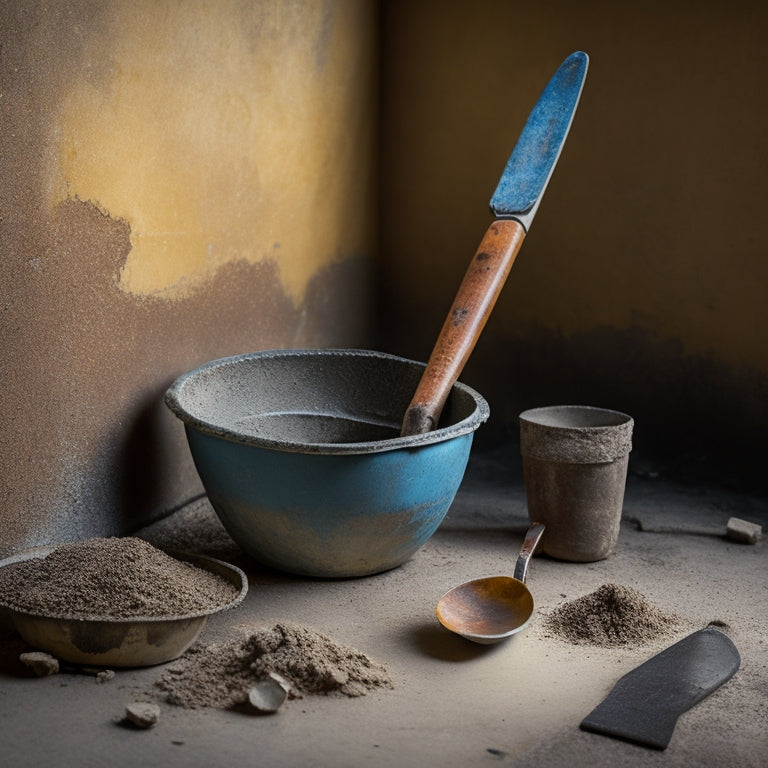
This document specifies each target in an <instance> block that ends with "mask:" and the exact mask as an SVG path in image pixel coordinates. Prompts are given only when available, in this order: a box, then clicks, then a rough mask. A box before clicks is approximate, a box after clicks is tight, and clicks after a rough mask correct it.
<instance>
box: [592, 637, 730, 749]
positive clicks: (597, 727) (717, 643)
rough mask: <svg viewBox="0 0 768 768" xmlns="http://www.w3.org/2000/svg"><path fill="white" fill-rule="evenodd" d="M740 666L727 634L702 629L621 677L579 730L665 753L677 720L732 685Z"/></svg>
mask: <svg viewBox="0 0 768 768" xmlns="http://www.w3.org/2000/svg"><path fill="white" fill-rule="evenodd" d="M740 664H741V657H740V656H739V652H738V650H737V649H736V646H735V645H734V644H733V643H732V642H731V639H730V638H729V637H728V636H727V635H724V634H723V633H722V632H720V631H719V630H717V629H714V628H713V627H707V628H706V629H700V630H699V631H698V632H694V633H693V634H692V635H688V637H684V638H683V639H682V640H680V641H679V642H677V643H675V644H674V645H672V646H670V647H669V648H667V649H666V650H664V651H662V652H661V653H659V654H657V655H656V656H653V657H652V658H650V659H648V661H646V662H645V663H644V664H641V665H640V666H639V667H637V668H635V669H633V670H632V671H631V672H628V673H627V674H626V675H624V677H622V678H621V679H620V680H619V681H618V682H617V683H616V685H615V686H614V687H613V690H612V691H611V692H610V693H609V694H608V696H607V697H606V698H605V699H604V700H603V702H602V703H601V704H599V705H598V706H597V707H596V708H595V709H593V710H592V712H590V713H589V715H587V717H585V718H584V720H582V722H581V728H582V729H584V730H585V731H592V732H593V733H599V734H602V735H603V736H612V737H613V738H616V739H623V740H625V741H631V742H634V743H635V744H641V745H642V746H644V747H653V748H654V749H666V747H667V745H668V744H669V740H670V739H671V738H672V733H673V732H674V730H675V725H676V724H677V719H678V717H680V715H681V714H683V712H687V711H688V710H689V709H690V708H691V707H692V706H693V705H694V704H697V703H698V702H700V701H701V700H702V699H703V698H705V697H706V696H709V694H710V693H712V691H714V690H715V689H717V688H719V687H720V686H721V685H722V684H723V683H724V682H726V681H727V680H730V678H731V677H733V675H734V674H735V673H736V670H737V669H738V668H739V665H740Z"/></svg>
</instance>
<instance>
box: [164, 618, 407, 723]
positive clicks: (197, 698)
mask: <svg viewBox="0 0 768 768" xmlns="http://www.w3.org/2000/svg"><path fill="white" fill-rule="evenodd" d="M269 673H277V674H278V675H280V676H282V677H284V678H285V679H286V680H287V681H288V682H289V683H290V684H291V693H292V695H293V697H298V696H301V695H303V694H305V693H309V694H330V693H339V694H343V695H345V696H362V695H364V694H365V693H366V692H367V691H370V690H373V689H376V688H391V687H392V680H391V678H390V676H389V674H388V672H387V670H386V668H385V667H384V666H383V665H381V664H378V663H376V662H374V661H372V660H371V659H369V658H368V657H367V656H366V655H365V654H363V653H361V652H360V651H358V650H356V649H354V648H348V647H345V646H342V645H338V644H336V643H335V642H333V641H332V640H330V639H329V638H327V637H325V636H324V635H321V634H318V633H317V632H315V631H314V630H312V629H309V628H307V627H300V626H295V625H292V624H286V623H278V624H275V625H274V626H273V627H271V628H267V629H259V630H256V631H253V632H251V633H250V634H249V635H247V636H246V637H245V638H244V639H241V640H233V641H230V642H227V643H222V644H211V645H204V644H198V645H195V646H193V647H192V648H191V649H190V650H189V651H187V653H186V654H184V656H182V657H181V659H179V660H178V661H177V662H176V663H174V665H173V666H172V667H170V668H168V669H167V670H166V671H165V672H164V673H163V674H162V675H161V677H160V678H159V679H158V680H157V681H156V683H155V686H156V687H157V688H158V689H159V690H160V691H162V692H164V694H165V700H166V701H167V702H168V703H170V704H176V705H178V706H182V707H186V708H189V709H197V708H200V707H216V708H220V709H226V708H229V707H233V706H236V705H238V704H241V703H242V702H244V701H245V699H246V697H247V695H248V691H249V689H250V688H251V687H252V686H253V685H255V684H256V683H257V682H259V681H260V680H263V679H264V678H266V677H267V676H268V675H269Z"/></svg>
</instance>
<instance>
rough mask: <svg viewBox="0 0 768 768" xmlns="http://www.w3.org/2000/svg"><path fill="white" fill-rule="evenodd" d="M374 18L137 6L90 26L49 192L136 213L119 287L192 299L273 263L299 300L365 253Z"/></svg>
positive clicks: (296, 7) (293, 7)
mask: <svg viewBox="0 0 768 768" xmlns="http://www.w3.org/2000/svg"><path fill="white" fill-rule="evenodd" d="M340 10H341V11H342V12H340ZM368 12H369V11H368V9H367V7H366V4H364V3H354V2H345V3H338V2H311V3H285V2H281V1H280V0H272V1H271V2H260V3H254V4H247V5H244V4H242V3H236V2H216V3H210V2H207V1H205V0H195V2H190V3H185V4H183V5H175V4H170V5H169V4H166V3H157V2H153V1H152V0H141V2H133V1H132V2H115V3H110V4H109V5H107V6H106V7H105V8H104V9H102V13H103V14H104V18H103V19H102V24H101V25H100V26H98V27H92V28H86V29H83V30H82V35H83V48H82V61H83V65H82V66H83V69H82V72H81V76H80V77H76V78H74V79H72V80H71V82H70V83H69V84H68V87H67V89H66V92H65V93H64V95H63V99H62V102H61V106H60V110H59V113H58V115H57V117H56V121H55V123H54V124H53V125H52V126H51V137H52V141H53V142H54V145H55V151H56V155H57V157H58V164H57V165H52V166H51V168H50V171H51V176H50V180H49V185H50V195H51V201H52V203H53V204H56V203H58V202H60V201H61V200H64V199H67V198H79V199H81V200H90V201H92V202H93V203H94V204H96V205H98V206H99V207H100V208H101V209H102V210H104V211H105V212H107V213H108V214H109V215H110V216H111V217H113V218H116V219H122V220H124V221H126V222H127V223H128V225H129V227H130V231H131V236H130V237H131V251H130V253H129V255H128V257H127V259H126V262H125V264H124V266H123V267H122V269H121V271H120V275H119V285H120V287H121V289H122V290H124V291H126V292H128V293H131V294H137V295H144V296H147V295H163V296H165V297H168V298H173V297H179V296H184V295H188V294H189V292H190V290H192V289H194V288H196V287H199V286H200V284H201V283H202V281H204V280H206V279H208V278H210V277H211V276H212V275H213V274H214V273H215V272H216V270H218V269H220V268H221V267H222V265H224V264H226V263H229V262H233V261H238V260H244V261H246V262H249V263H252V264H255V263H258V262H260V261H263V260H265V259H274V260H275V262H276V263H277V265H278V268H279V271H280V277H281V281H282V283H283V284H284V286H285V290H286V292H287V293H288V295H289V296H291V298H292V299H293V301H294V302H295V303H298V302H300V301H301V299H302V298H303V296H304V293H305V291H306V287H307V284H308V282H309V280H310V278H311V277H312V275H313V274H315V273H316V272H317V271H318V270H319V269H321V268H323V267H325V266H328V265H329V264H330V263H332V262H334V261H337V260H338V259H339V258H341V257H344V256H349V255H350V254H356V253H360V252H362V251H363V250H364V248H365V238H366V222H365V219H366V209H365V205H366V200H367V199H368V194H367V193H366V189H367V188H369V186H370V180H371V176H370V174H371V168H370V166H369V165H366V158H365V153H364V152H361V149H362V148H363V147H364V145H363V144H361V141H365V140H366V139H365V137H361V136H360V128H361V126H362V124H363V121H364V120H365V119H369V118H370V115H369V114H368V113H367V112H366V109H367V102H366V99H362V100H361V99H360V92H361V89H362V88H363V82H364V81H363V79H362V78H364V77H365V74H364V73H365V71H366V68H365V67H361V61H362V59H363V58H364V57H365V56H366V55H370V52H366V51H365V50H364V43H365V39H366V38H365V37H361V36H360V35H359V34H358V27H359V26H360V24H361V23H362V21H363V20H364V18H365V15H366V14H367V13H368ZM361 161H362V162H361Z"/></svg>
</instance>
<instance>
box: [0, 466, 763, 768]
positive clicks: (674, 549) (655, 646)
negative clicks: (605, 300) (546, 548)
mask: <svg viewBox="0 0 768 768" xmlns="http://www.w3.org/2000/svg"><path fill="white" fill-rule="evenodd" d="M518 461H519V460H518V458H517V457H515V456H514V455H513V454H508V453H503V452H502V453H496V454H493V455H490V454H489V455H478V456H473V459H472V461H471V463H470V467H469V469H468V472H467V476H466V478H465V482H464V484H463V486H462V489H461V490H460V492H459V495H458V496H457V499H456V502H455V503H454V506H453V508H452V510H451V512H450V513H449V515H448V517H447V518H446V520H445V522H444V523H443V525H442V526H441V528H440V529H439V531H438V532H437V534H436V535H435V536H434V537H433V538H432V539H431V540H430V541H429V542H428V543H427V544H426V545H425V546H424V547H423V549H422V550H421V551H420V552H419V553H417V555H416V556H415V557H414V558H413V559H412V560H411V561H409V562H408V563H406V564H405V565H403V566H401V567H400V568H397V569H395V570H393V571H390V572H388V573H385V574H381V575H378V576H374V577H370V578H366V579H353V580H340V581H313V580H307V579H301V578H293V577H290V576H284V575H282V574H278V573H274V572H269V571H266V570H264V569H261V568H260V567H259V566H257V565H256V564H254V563H253V562H252V561H250V560H248V559H246V558H244V557H243V556H242V555H241V553H240V552H239V550H238V549H237V548H236V547H235V546H234V545H233V544H232V542H231V541H230V540H229V538H228V537H227V536H226V534H225V533H224V532H223V529H222V528H221V527H220V525H219V524H218V521H217V520H216V518H215V516H214V515H213V513H212V512H211V510H210V508H209V507H208V505H207V502H206V501H205V499H201V500H199V501H197V502H195V503H193V504H191V505H189V506H188V507H187V508H185V509H183V510H181V511H180V512H178V513H176V514H175V515H174V516H173V517H171V518H169V519H168V520H165V521H162V522H161V523H158V524H156V525H154V526H151V527H150V528H149V529H145V531H143V532H142V535H144V536H145V537H146V538H147V539H149V540H150V541H152V542H153V543H156V544H173V545H174V546H193V547H196V548H197V549H198V550H200V551H206V552H208V553H209V554H213V555H216V556H219V557H222V556H223V557H225V558H229V559H230V560H232V561H234V562H236V563H238V564H240V565H241V566H242V567H244V568H245V569H246V570H247V572H248V575H249V578H250V582H251V589H250V591H249V594H248V596H247V598H246V600H245V602H244V604H243V605H241V606H240V607H239V608H237V609H236V610H234V611H232V612H229V613H226V614H221V615H218V616H214V617H213V618H212V619H211V620H210V621H209V623H208V626H207V627H206V629H205V631H204V633H203V635H202V637H201V640H203V641H214V640H217V639H218V640H224V639H227V638H229V637H232V636H233V633H236V632H237V631H239V630H241V629H242V628H243V627H247V626H264V625H267V624H270V623H271V622H274V621H277V620H288V621H291V622H294V623H300V624H303V625H306V626H309V627H312V628H314V629H316V630H317V631H320V632H322V633H324V634H326V635H328V636H329V637H331V638H332V639H334V640H336V641H337V642H339V643H342V644H345V645H351V646H354V647H356V648H358V649H360V650H362V651H364V652H365V653H366V654H368V655H369V656H371V657H372V658H374V659H377V660H379V661H381V662H384V663H385V664H387V665H388V667H389V669H390V672H391V673H392V675H393V677H394V679H395V688H394V689H393V690H382V691H376V692H374V693H371V694H369V695H367V696H365V697H362V698H356V699H349V698H335V697H305V698H303V699H301V700H296V701H289V702H287V703H286V704H285V705H284V707H283V708H282V709H281V710H280V712H279V713H278V714H276V715H274V716H264V717H254V716H248V715H244V714H239V713H234V712H225V711H218V710H196V711H188V710H183V709H180V708H177V707H172V706H169V705H163V708H162V713H161V718H160V721H159V722H158V724H157V725H156V726H155V727H154V728H152V729H150V730H146V731H140V730H136V729H132V728H128V727H125V725H123V724H121V718H122V715H123V712H124V707H125V705H126V704H127V703H129V702H130V701H133V700H135V699H136V698H138V697H140V695H141V692H142V691H143V690H146V689H147V687H149V686H151V685H152V683H153V681H154V680H155V679H156V678H157V677H158V676H159V674H160V671H161V668H148V669H142V670H128V671H119V672H117V674H116V676H115V678H114V679H113V680H111V681H109V682H106V683H103V684H97V683H96V682H95V680H94V678H93V677H88V676H85V675H74V674H59V675H57V676H52V677H48V678H39V679H38V678H30V677H24V676H22V672H21V668H20V667H19V666H18V664H17V663H16V658H17V655H18V652H19V650H20V647H21V644H20V642H19V641H18V639H17V638H16V637H15V636H14V635H13V634H11V633H8V632H6V634H5V635H4V637H3V642H2V646H1V649H2V655H1V656H0V661H1V662H2V664H1V668H0V724H1V728H2V734H3V746H2V758H0V763H2V764H3V765H8V766H27V765H29V766H32V765H35V766H37V765H57V766H58V765H72V766H101V765H113V766H168V767H169V768H170V767H172V766H233V765H258V766H263V767H264V768H269V767H270V766H276V767H277V766H280V767H282V766H286V768H287V767H288V766H291V767H292V766H297V765H301V766H305V767H308V766H333V767H334V768H343V767H345V766H350V768H351V767H352V766H354V767H355V768H357V767H359V766H399V767H406V768H407V767H408V766H414V767H416V766H418V768H424V767H425V766H431V765H440V766H443V767H445V768H449V767H451V766H457V767H458V766H462V767H464V766H474V765H493V764H503V765H508V766H526V767H527V768H536V767H538V766H541V767H542V768H543V767H544V766H547V768H557V767H558V766H568V768H574V766H592V767H594V766H611V767H614V766H617V765H621V766H654V765H664V766H680V767H681V768H682V766H686V768H688V767H689V766H718V767H719V768H720V767H724V766H738V768H750V767H754V768H758V766H761V767H762V766H765V765H767V764H768V727H767V726H766V723H768V632H767V630H768V578H767V577H768V546H766V541H765V539H764V540H762V541H761V542H759V543H758V544H756V545H744V544H737V543H733V542H730V541H728V540H726V539H724V538H723V537H721V536H718V535H717V528H718V526H722V528H723V529H724V526H725V522H726V521H727V519H728V518H729V517H730V516H737V517H742V518H745V519H748V520H752V521H754V522H758V523H760V524H762V525H763V526H764V527H765V526H766V524H768V499H766V498H765V497H761V496H756V495H750V494H747V493H743V492H739V491H738V490H734V489H733V488H730V489H725V490H719V489H716V488H708V487H705V486H702V485H700V484H693V485H691V484H686V485H682V484H676V483H673V482H672V481H671V480H670V479H669V478H667V477H665V475H664V473H663V472H661V473H658V472H657V471H656V470H655V469H653V467H650V468H648V467H646V468H644V469H642V470H637V469H635V471H634V472H633V473H632V474H631V475H630V478H629V481H628V487H627V495H626V501H625V515H624V517H625V519H624V521H623V523H622V529H621V534H620V539H619V544H618V548H617V551H616V553H615V554H614V555H613V556H611V557H610V558H609V559H607V560H604V561H602V562H598V563H591V564H572V563H564V562H558V561H555V560H551V559H548V558H544V557H539V558H536V559H535V560H534V561H533V563H532V564H531V567H530V570H529V577H528V584H529V587H530V589H531V591H532V592H533V595H534V598H535V601H536V606H537V608H536V611H537V615H536V616H535V617H534V621H533V623H532V624H531V625H530V626H529V627H528V628H527V629H526V630H525V632H523V633H521V634H520V635H517V636H516V637H515V638H514V639H512V640H510V641H508V642H506V643H503V644H500V645H497V646H478V645H473V644H471V643H468V642H467V641H465V640H462V639H461V638H458V637H456V636H454V635H451V634H450V633H448V632H447V631H445V630H444V629H443V628H442V627H441V626H440V625H439V624H438V623H437V621H436V619H435V618H434V609H435V602H436V601H437V599H438V598H439V597H440V595H441V594H442V593H443V592H445V591H446V590H447V589H449V588H450V587H452V586H454V585H456V584H458V583H460V582H463V581H466V580H467V579H470V578H475V577H478V576H484V575H493V574H496V573H507V574H511V572H512V569H513V565H514V559H515V557H516V555H517V551H518V549H519V546H520V543H521V541H522V533H523V531H524V529H525V527H526V522H527V520H526V510H525V494H524V489H523V486H522V482H521V480H520V478H519V471H518V470H517V469H516V465H517V463H518ZM636 466H637V462H636ZM691 526H696V528H697V529H704V528H706V527H707V526H709V527H711V529H712V531H713V533H712V535H708V534H706V533H704V532H703V530H698V532H693V531H692V530H691ZM680 528H683V529H687V531H688V532H683V533H679V532H675V529H680ZM640 529H642V530H640ZM654 531H661V532H654ZM608 582H615V583H620V584H624V585H626V586H630V587H633V588H635V589H637V590H638V591H640V592H642V593H643V594H644V595H645V596H646V597H647V598H648V599H649V600H650V601H651V602H653V603H655V604H656V605H657V606H659V607H660V608H663V609H664V610H667V611H672V612H676V613H678V614H681V615H682V616H683V617H684V619H685V624H684V626H681V627H679V628H678V629H677V630H675V631H674V632H673V633H672V634H670V635H669V636H667V637H665V638H663V639H661V640H659V641H656V642H653V643H650V644H648V645H645V646H642V647H635V648H626V649H620V650H606V649H603V648H585V647H576V646H573V645H570V644H569V643H567V642H565V641H562V640H559V639H556V638H553V637H549V636H547V635H546V634H545V632H544V631H543V629H542V622H541V615H542V614H545V613H548V612H550V611H551V610H552V609H554V608H555V607H556V606H557V605H559V604H561V603H562V602H564V601H565V600H566V599H568V600H570V599H573V598H575V597H578V596H580V595H583V594H586V593H588V592H591V591H593V590H594V589H596V588H598V587H599V586H601V585H602V584H605V583H608ZM712 621H719V622H724V623H725V624H726V625H727V630H726V631H727V633H728V634H729V636H730V637H731V639H732V640H733V641H734V643H735V644H736V646H737V648H738V649H739V651H740V653H741V657H742V665H741V668H740V670H739V671H738V672H737V673H736V675H735V676H734V677H733V678H732V679H731V680H730V681H729V682H727V683H726V684H725V685H724V686H722V687H721V688H719V689H718V690H717V691H716V692H715V693H714V694H712V695H711V696H709V697H708V698H706V699H704V700H703V701H702V702H700V703H699V704H698V705H696V706H695V707H694V708H693V709H691V710H690V711H689V712H687V713H686V714H684V715H683V716H682V717H681V718H680V720H679V721H678V724H677V728H676V730H675V733H674V736H673V738H672V741H671V743H670V745H669V747H668V748H667V749H666V751H664V752H657V751H653V750H649V749H645V748H643V747H639V746H635V745H632V744H629V743H625V742H621V741H616V740H613V739H610V738H606V737H602V736H599V735H595V734H590V733H586V732H583V731H581V730H579V728H578V724H579V722H580V720H581V719H582V718H583V717H584V716H585V715H586V714H588V713H589V712H590V711H591V710H592V708H593V707H594V706H596V705H597V704H598V703H599V702H600V701H601V700H602V699H603V698H604V697H605V695H606V694H607V693H608V691H609V690H610V689H611V687H612V686H613V684H614V683H615V682H616V681H617V680H618V679H619V678H620V677H621V676H622V675H623V674H624V673H625V672H627V671H629V670H630V669H632V668H634V667H636V666H637V665H639V664H640V663H642V662H643V661H645V660H646V659H647V658H649V657H650V656H652V655H653V654H655V653H657V652H658V651H659V650H661V649H662V648H664V647H666V646H668V645H671V644H672V643H673V642H675V641H676V640H678V639H680V638H682V637H684V636H685V635H687V634H689V633H690V632H692V631H694V630H696V629H699V628H702V627H704V626H706V625H707V624H708V623H709V622H712Z"/></svg>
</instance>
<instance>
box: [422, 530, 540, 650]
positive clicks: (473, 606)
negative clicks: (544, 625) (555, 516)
mask: <svg viewBox="0 0 768 768" xmlns="http://www.w3.org/2000/svg"><path fill="white" fill-rule="evenodd" d="M542 533H544V526H543V525H542V524H541V523H532V524H531V527H530V528H529V529H528V532H527V533H526V534H525V540H524V541H523V546H522V548H521V550H520V555H519V556H518V558H517V563H516V564H515V576H514V578H512V577H510V576H490V577H488V578H485V579H475V580H474V581H468V582H466V583H465V584H460V585H459V586H458V587H454V588H453V589H451V590H449V591H448V592H446V593H445V594H444V595H443V596H442V597H441V598H440V600H438V603H437V618H438V620H439V621H440V623H441V624H442V625H443V626H444V627H445V628H446V629H449V630H450V631H451V632H455V633H456V634H457V635H461V636H462V637H464V638H466V639H467V640H472V642H475V643H481V644H482V645H491V644H493V643H498V642H499V641H500V640H504V639H505V638H507V637H509V636H510V635H514V634H515V633H516V632H519V631H520V630H521V629H523V628H524V627H525V626H526V624H528V621H529V620H530V618H531V616H532V615H533V596H532V595H531V593H530V592H529V591H528V587H526V586H525V575H526V573H527V571H528V562H529V560H530V559H531V555H532V554H533V551H534V549H536V545H537V544H538V543H539V539H540V538H541V534H542Z"/></svg>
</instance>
